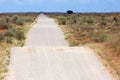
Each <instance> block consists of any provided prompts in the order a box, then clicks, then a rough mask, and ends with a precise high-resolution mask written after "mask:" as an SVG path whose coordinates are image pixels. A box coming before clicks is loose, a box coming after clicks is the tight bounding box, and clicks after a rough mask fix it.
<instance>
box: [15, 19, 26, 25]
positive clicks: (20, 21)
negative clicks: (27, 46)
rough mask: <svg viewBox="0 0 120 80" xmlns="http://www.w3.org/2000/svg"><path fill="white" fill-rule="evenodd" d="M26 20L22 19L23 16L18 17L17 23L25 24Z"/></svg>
mask: <svg viewBox="0 0 120 80" xmlns="http://www.w3.org/2000/svg"><path fill="white" fill-rule="evenodd" d="M24 22H25V21H24V20H23V19H21V18H18V19H17V20H16V22H15V24H17V25H24Z"/></svg>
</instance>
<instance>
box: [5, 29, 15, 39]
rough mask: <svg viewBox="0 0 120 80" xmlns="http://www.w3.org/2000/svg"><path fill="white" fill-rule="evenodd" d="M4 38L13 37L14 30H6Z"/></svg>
mask: <svg viewBox="0 0 120 80" xmlns="http://www.w3.org/2000/svg"><path fill="white" fill-rule="evenodd" d="M4 36H6V37H15V33H14V29H8V30H7V31H6V32H5V33H4Z"/></svg>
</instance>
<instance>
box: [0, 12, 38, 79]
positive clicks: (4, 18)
mask: <svg viewBox="0 0 120 80" xmlns="http://www.w3.org/2000/svg"><path fill="white" fill-rule="evenodd" d="M37 16H38V13H14V14H13V13H11V14H0V80H4V77H5V73H6V72H7V71H8V65H9V62H10V53H9V52H10V51H9V49H10V47H12V46H23V45H24V41H25V36H26V33H27V31H28V30H29V29H30V27H31V23H33V22H34V21H35V19H36V18H37Z"/></svg>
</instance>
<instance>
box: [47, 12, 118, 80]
mask: <svg viewBox="0 0 120 80" xmlns="http://www.w3.org/2000/svg"><path fill="white" fill-rule="evenodd" d="M48 15H49V16H50V17H52V18H55V19H57V21H58V24H60V27H61V29H62V30H63V32H64V33H65V36H66V40H68V42H69V44H70V46H78V45H88V44H89V46H90V47H91V48H93V49H95V51H96V52H97V54H98V55H99V56H100V57H101V59H102V60H103V62H105V64H106V66H108V65H109V67H110V68H111V73H113V74H114V76H117V78H118V79H120V13H99V14H97V13H81V14H72V15H67V14H48Z"/></svg>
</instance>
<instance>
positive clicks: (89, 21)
mask: <svg viewBox="0 0 120 80" xmlns="http://www.w3.org/2000/svg"><path fill="white" fill-rule="evenodd" d="M83 21H84V22H87V23H88V24H93V23H94V22H95V19H94V18H92V17H84V18H83Z"/></svg>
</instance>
